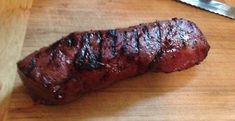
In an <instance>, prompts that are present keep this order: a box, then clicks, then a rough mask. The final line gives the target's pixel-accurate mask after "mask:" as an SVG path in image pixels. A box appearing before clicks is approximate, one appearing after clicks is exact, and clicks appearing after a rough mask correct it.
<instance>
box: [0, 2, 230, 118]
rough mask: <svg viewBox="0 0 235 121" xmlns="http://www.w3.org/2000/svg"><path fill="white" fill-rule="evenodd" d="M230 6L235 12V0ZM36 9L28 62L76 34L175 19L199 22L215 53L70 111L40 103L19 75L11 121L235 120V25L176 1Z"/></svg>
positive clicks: (40, 5)
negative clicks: (38, 52)
mask: <svg viewBox="0 0 235 121" xmlns="http://www.w3.org/2000/svg"><path fill="white" fill-rule="evenodd" d="M225 2H226V3H228V4H230V5H234V6H235V2H234V1H233V0H225ZM30 11H31V14H30V16H29V20H28V24H25V25H27V30H26V35H25V39H23V40H24V42H23V46H22V52H20V50H21V49H18V50H19V52H17V53H15V54H21V58H23V57H25V56H26V55H28V54H29V53H31V52H33V51H34V50H37V49H39V48H41V47H43V46H47V45H49V44H51V43H53V42H55V41H56V40H58V39H60V38H61V37H62V36H66V35H67V34H68V33H70V32H73V31H85V30H91V29H93V30H94V29H110V28H117V27H118V28H120V27H128V26H130V25H136V24H139V23H145V22H152V21H155V20H163V19H171V18H172V17H179V18H186V19H189V20H192V21H194V22H195V23H196V24H197V25H198V26H199V28H200V29H201V30H202V31H203V33H204V34H205V36H206V37H207V39H208V42H209V44H210V45H211V49H210V52H209V55H208V57H207V58H206V60H205V61H204V62H202V63H201V64H200V65H198V66H195V67H193V68H190V69H188V70H185V71H181V72H175V73H170V74H164V73H147V74H144V75H141V76H138V77H135V78H131V79H127V80H123V81H121V82H117V83H115V84H114V85H112V86H111V87H109V88H106V89H103V90H100V91H97V92H93V93H89V94H87V95H85V96H83V97H80V98H78V100H77V101H75V102H73V103H70V104H66V105H62V106H44V105H38V104H34V103H33V101H32V100H31V98H30V97H29V96H28V94H27V93H26V92H25V89H24V87H23V86H22V83H21V80H20V79H19V77H18V75H17V73H15V74H14V75H16V79H15V82H14V88H13V93H12V95H11V96H10V99H7V101H6V102H7V103H5V107H6V106H7V108H4V110H3V112H5V113H3V116H2V117H5V118H4V120H5V121H44V120H45V121H110V120H114V121H125V120H133V121H157V120H164V121H186V120H188V121H192V120H194V121H216V120H218V121H226V120H229V121H233V120H235V46H234V45H235V20H231V19H227V18H225V17H222V16H218V15H215V14H211V13H208V12H205V11H202V10H199V9H196V8H194V7H191V6H187V5H184V4H181V3H178V2H176V1H172V0H169V1H168V0H34V2H33V6H32V8H31V10H30ZM25 21H27V19H26V20H25ZM12 29H13V28H12ZM22 34H24V33H22ZM12 36H14V34H12ZM9 51H10V50H9ZM1 58H2V57H1ZM16 60H18V59H15V61H16ZM0 64H1V63H0ZM1 66H3V65H1ZM13 72H16V71H13ZM6 76H7V73H6ZM8 76H9V75H8ZM8 81H11V82H13V81H14V80H8ZM8 104H9V105H8Z"/></svg>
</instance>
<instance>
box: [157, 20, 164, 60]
mask: <svg viewBox="0 0 235 121" xmlns="http://www.w3.org/2000/svg"><path fill="white" fill-rule="evenodd" d="M157 27H158V34H157V35H156V36H158V35H159V43H160V44H159V45H160V49H159V50H158V51H157V56H156V57H160V56H162V53H163V51H162V33H161V28H160V23H159V22H157Z"/></svg>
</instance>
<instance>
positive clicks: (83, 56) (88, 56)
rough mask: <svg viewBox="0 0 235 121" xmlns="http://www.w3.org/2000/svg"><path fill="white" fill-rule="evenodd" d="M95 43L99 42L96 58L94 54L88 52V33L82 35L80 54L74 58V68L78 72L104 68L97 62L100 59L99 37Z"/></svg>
mask: <svg viewBox="0 0 235 121" xmlns="http://www.w3.org/2000/svg"><path fill="white" fill-rule="evenodd" d="M97 41H98V42H99V48H100V50H99V51H100V52H99V55H98V57H96V56H95V55H94V53H93V52H92V51H91V50H90V33H87V32H86V33H84V34H83V37H82V43H83V47H82V49H81V50H80V52H78V53H77V54H76V58H75V66H76V68H77V69H78V70H83V69H86V70H91V69H95V68H99V67H101V66H104V65H103V64H102V63H100V62H99V60H100V59H101V45H100V44H101V36H100V38H99V36H98V39H97Z"/></svg>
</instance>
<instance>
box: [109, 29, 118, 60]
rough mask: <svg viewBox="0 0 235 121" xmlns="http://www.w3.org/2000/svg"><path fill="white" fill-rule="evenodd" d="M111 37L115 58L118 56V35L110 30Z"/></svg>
mask: <svg viewBox="0 0 235 121" xmlns="http://www.w3.org/2000/svg"><path fill="white" fill-rule="evenodd" d="M108 35H109V36H110V37H111V41H110V42H111V52H112V55H113V56H116V54H117V53H116V40H117V35H116V30H110V31H109V34H108Z"/></svg>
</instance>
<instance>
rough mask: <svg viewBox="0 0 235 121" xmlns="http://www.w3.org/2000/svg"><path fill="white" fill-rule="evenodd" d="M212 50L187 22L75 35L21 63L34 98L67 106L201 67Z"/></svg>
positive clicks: (75, 33)
mask: <svg viewBox="0 0 235 121" xmlns="http://www.w3.org/2000/svg"><path fill="white" fill-rule="evenodd" d="M208 51H209V45H208V43H207V41H206V39H205V37H204V35H203V34H202V32H201V31H200V30H199V29H198V27H197V26H196V25H195V24H194V23H193V22H190V21H188V20H185V19H177V18H174V19H172V20H165V21H156V22H153V23H147V24H141V25H138V26H132V27H129V28H124V29H113V30H102V31H88V32H74V33H71V34H69V35H68V36H67V37H64V38H62V39H60V40H59V41H57V42H55V43H54V44H52V45H50V46H49V47H44V48H42V49H40V50H39V51H35V52H34V53H32V54H30V55H29V56H27V57H26V58H24V59H23V60H21V61H19V62H18V72H19V74H20V76H21V78H22V80H23V82H24V84H25V86H26V88H27V89H28V90H29V93H30V94H31V96H32V98H33V99H34V100H36V101H38V102H40V103H43V104H64V103H67V102H71V101H72V100H74V99H76V97H77V96H80V95H83V94H84V93H86V92H88V91H91V90H96V89H100V88H104V87H107V86H108V85H110V84H112V83H113V82H115V81H118V80H123V79H126V78H129V77H133V76H136V75H139V74H142V73H144V72H146V71H156V72H173V71H180V70H183V69H186V68H189V67H192V66H194V65H195V64H199V63H200V62H201V61H202V60H203V59H204V58H205V57H206V56H207V53H208Z"/></svg>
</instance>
